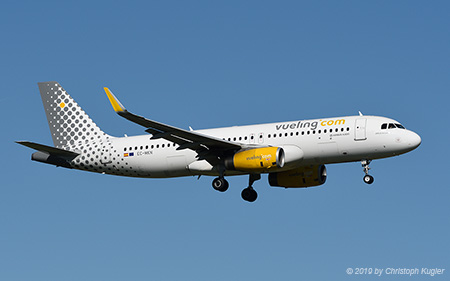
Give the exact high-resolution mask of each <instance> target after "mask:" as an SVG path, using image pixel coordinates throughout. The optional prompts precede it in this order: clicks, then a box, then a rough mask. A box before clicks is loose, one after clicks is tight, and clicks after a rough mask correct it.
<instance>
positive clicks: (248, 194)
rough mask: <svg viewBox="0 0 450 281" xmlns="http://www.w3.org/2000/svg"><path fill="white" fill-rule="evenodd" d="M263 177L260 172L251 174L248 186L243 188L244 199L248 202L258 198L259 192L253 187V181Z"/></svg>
mask: <svg viewBox="0 0 450 281" xmlns="http://www.w3.org/2000/svg"><path fill="white" fill-rule="evenodd" d="M260 179H261V175H260V174H250V178H249V181H248V187H247V188H245V189H244V190H242V192H241V196H242V199H244V200H245V201H248V202H255V200H256V198H258V193H256V191H255V190H254V189H253V186H252V185H253V183H254V182H255V181H257V180H260Z"/></svg>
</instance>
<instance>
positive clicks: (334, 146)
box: [71, 116, 421, 178]
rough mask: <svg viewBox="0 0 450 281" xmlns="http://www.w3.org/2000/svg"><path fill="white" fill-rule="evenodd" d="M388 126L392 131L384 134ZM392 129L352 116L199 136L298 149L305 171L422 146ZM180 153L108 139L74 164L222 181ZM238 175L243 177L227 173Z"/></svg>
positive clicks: (154, 143)
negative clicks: (204, 177)
mask: <svg viewBox="0 0 450 281" xmlns="http://www.w3.org/2000/svg"><path fill="white" fill-rule="evenodd" d="M383 124H387V126H385V127H386V128H383V129H382V125H383ZM389 124H398V122H397V121H395V120H392V119H389V118H385V117H377V116H346V117H337V118H324V119H314V120H300V121H292V122H279V123H271V124H261V125H249V126H235V127H227V128H217V129H208V130H197V131H195V132H196V133H200V134H203V135H208V136H213V137H216V138H220V139H224V140H227V141H231V142H234V143H238V144H246V145H253V144H254V145H255V146H256V145H258V146H277V147H283V146H291V147H297V148H299V149H300V150H301V151H302V152H303V158H302V160H301V161H300V162H298V163H297V164H298V165H301V166H304V165H316V164H331V163H342V162H353V161H361V160H369V159H370V160H372V159H379V158H386V157H391V156H396V155H400V154H403V153H406V152H408V151H411V150H413V149H415V148H416V147H417V146H418V145H419V144H420V141H421V140H420V137H419V136H418V135H417V134H416V133H414V132H412V131H410V130H406V129H404V128H400V127H395V126H393V127H392V128H389ZM179 148H180V147H179V146H178V145H177V144H174V143H172V142H170V141H167V140H165V139H162V138H161V139H152V136H151V135H142V136H134V137H121V138H115V137H108V138H107V140H106V141H100V142H97V143H87V144H86V143H85V144H80V145H79V146H78V147H77V150H78V151H80V152H81V154H80V155H79V156H78V157H77V158H75V159H73V160H72V161H71V166H72V167H73V168H77V169H82V170H88V171H93V172H100V173H107V174H114V175H122V176H133V177H149V178H165V177H179V176H189V175H211V176H217V175H219V171H218V169H217V167H213V166H211V165H210V164H209V163H208V162H207V161H205V160H199V159H198V153H197V152H195V151H193V150H190V149H187V148H184V149H179ZM286 168H292V166H290V167H286ZM233 174H243V173H242V172H236V171H226V172H225V175H233Z"/></svg>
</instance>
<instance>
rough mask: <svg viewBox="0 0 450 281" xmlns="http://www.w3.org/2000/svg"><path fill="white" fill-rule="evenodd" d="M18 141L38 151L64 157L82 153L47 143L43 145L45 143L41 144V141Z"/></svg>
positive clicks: (73, 156) (72, 156)
mask: <svg viewBox="0 0 450 281" xmlns="http://www.w3.org/2000/svg"><path fill="white" fill-rule="evenodd" d="M16 143H18V144H21V145H24V146H26V147H29V148H32V149H35V150H37V151H41V152H44V153H47V154H50V155H54V156H59V157H63V158H75V157H77V156H78V155H80V153H77V152H74V151H70V150H64V149H60V148H56V147H52V146H47V145H43V144H39V143H34V142H30V141H16Z"/></svg>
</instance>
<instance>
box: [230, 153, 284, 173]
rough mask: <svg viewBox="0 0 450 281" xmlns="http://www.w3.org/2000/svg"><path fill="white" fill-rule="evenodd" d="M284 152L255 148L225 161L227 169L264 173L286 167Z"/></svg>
mask: <svg viewBox="0 0 450 281" xmlns="http://www.w3.org/2000/svg"><path fill="white" fill-rule="evenodd" d="M284 159H285V156H284V151H283V149H282V148H280V147H263V148H254V149H249V150H244V151H239V152H237V153H235V154H234V155H233V156H232V157H229V158H226V159H225V168H226V169H228V170H239V171H246V172H247V171H249V172H264V171H268V170H271V169H274V168H282V167H283V166H284Z"/></svg>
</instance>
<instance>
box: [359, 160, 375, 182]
mask: <svg viewBox="0 0 450 281" xmlns="http://www.w3.org/2000/svg"><path fill="white" fill-rule="evenodd" d="M370 162H372V160H362V161H361V165H362V167H363V170H364V173H365V174H366V175H365V176H364V177H363V181H364V182H365V183H367V184H372V183H373V181H374V178H373V177H372V176H371V175H369V170H370V167H369V164H370Z"/></svg>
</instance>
